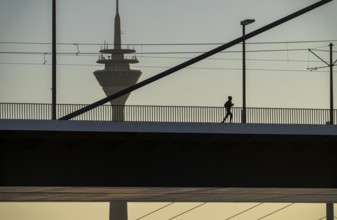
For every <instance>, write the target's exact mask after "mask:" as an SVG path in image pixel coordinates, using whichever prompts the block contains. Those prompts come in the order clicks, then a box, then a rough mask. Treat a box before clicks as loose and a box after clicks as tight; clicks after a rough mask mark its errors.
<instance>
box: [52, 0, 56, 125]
mask: <svg viewBox="0 0 337 220" xmlns="http://www.w3.org/2000/svg"><path fill="white" fill-rule="evenodd" d="M52 10H53V12H52V14H53V15H52V16H53V18H52V20H53V25H52V26H53V27H52V35H53V36H52V51H53V52H52V120H56V0H53V9H52Z"/></svg>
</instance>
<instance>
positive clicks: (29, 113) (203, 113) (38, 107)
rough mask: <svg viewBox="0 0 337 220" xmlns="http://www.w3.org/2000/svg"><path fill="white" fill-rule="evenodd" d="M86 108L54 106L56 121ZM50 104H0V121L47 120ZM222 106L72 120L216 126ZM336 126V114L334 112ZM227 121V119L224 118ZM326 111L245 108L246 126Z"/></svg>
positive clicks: (236, 111) (109, 111)
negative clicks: (213, 124) (205, 124)
mask: <svg viewBox="0 0 337 220" xmlns="http://www.w3.org/2000/svg"><path fill="white" fill-rule="evenodd" d="M85 106H86V105H82V104H58V105H57V118H60V117H62V116H65V115H67V114H69V113H71V112H74V111H75V110H78V109H81V108H83V107H85ZM51 108H52V106H51V104H29V103H24V104H23V103H0V119H35V120H49V119H51ZM232 112H233V123H241V112H242V108H238V107H236V108H233V109H232ZM224 115H225V110H224V108H223V107H198V106H140V105H128V106H111V105H103V106H100V107H98V108H96V109H93V110H91V111H89V112H87V113H84V114H82V115H80V116H77V117H76V118H74V119H73V120H88V121H130V122H131V121H132V122H191V123H220V122H221V121H222V119H223V117H224ZM334 116H335V117H334V118H335V121H334V124H336V116H337V111H336V110H335V111H334ZM227 122H229V118H228V119H227ZM328 122H329V110H328V109H299V108H247V123H254V124H315V125H319V124H327V123H328Z"/></svg>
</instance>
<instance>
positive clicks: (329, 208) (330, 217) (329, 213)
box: [326, 203, 334, 220]
mask: <svg viewBox="0 0 337 220" xmlns="http://www.w3.org/2000/svg"><path fill="white" fill-rule="evenodd" d="M333 209H334V208H333V203H327V204H326V220H334V210H333Z"/></svg>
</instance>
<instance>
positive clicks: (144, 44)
mask: <svg viewBox="0 0 337 220" xmlns="http://www.w3.org/2000/svg"><path fill="white" fill-rule="evenodd" d="M326 42H337V40H308V41H270V42H246V44H303V43H326ZM0 44H26V45H51V44H52V43H49V42H19V41H2V42H0ZM222 44H223V42H220V43H210V42H208V43H205V42H204V43H128V44H122V45H123V46H128V45H135V46H198V45H200V46H202V45H222ZM57 45H66V46H74V45H80V46H85V45H87V46H101V45H104V43H85V42H83V43H79V42H74V43H62V42H60V43H57ZM105 45H107V44H105ZM108 45H111V46H112V45H114V44H108Z"/></svg>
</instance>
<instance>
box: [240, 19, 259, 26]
mask: <svg viewBox="0 0 337 220" xmlns="http://www.w3.org/2000/svg"><path fill="white" fill-rule="evenodd" d="M254 22H255V19H246V20H243V21H241V23H240V24H241V25H248V24H251V23H254Z"/></svg>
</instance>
